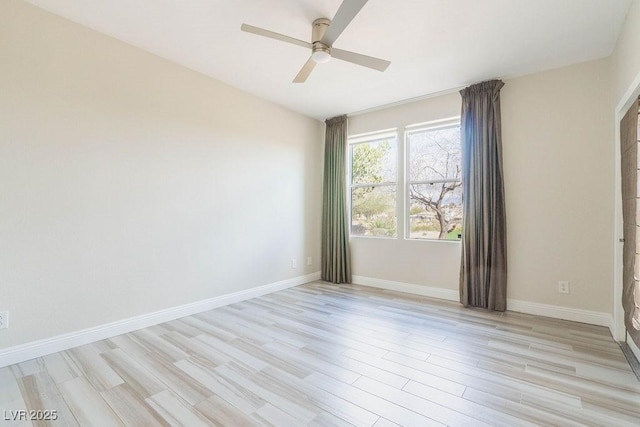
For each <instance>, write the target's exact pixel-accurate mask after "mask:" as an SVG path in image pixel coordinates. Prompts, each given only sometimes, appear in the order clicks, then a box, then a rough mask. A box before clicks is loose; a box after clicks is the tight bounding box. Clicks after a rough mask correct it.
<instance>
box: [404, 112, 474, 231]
mask: <svg viewBox="0 0 640 427" xmlns="http://www.w3.org/2000/svg"><path fill="white" fill-rule="evenodd" d="M460 124H461V121H460V117H454V118H449V119H443V120H436V121H431V122H426V123H419V124H415V125H411V126H406V127H405V129H404V212H403V217H404V240H410V241H413V242H416V241H421V242H450V243H451V242H453V243H456V242H457V243H460V242H461V239H438V238H418V237H411V191H410V186H411V185H416V184H418V185H420V184H423V185H429V184H442V183H446V182H460V183H462V176H460V178H459V179H435V180H426V181H425V180H416V181H412V180H411V179H410V177H411V158H410V156H411V150H410V147H409V137H410V135H411V134H415V133H420V132H425V131H427V132H428V131H436V130H443V129H450V128H455V127H460ZM460 146H461V147H460V148H461V149H462V138H461V140H460ZM461 163H462V159H461ZM460 166H462V164H461V165H460Z"/></svg>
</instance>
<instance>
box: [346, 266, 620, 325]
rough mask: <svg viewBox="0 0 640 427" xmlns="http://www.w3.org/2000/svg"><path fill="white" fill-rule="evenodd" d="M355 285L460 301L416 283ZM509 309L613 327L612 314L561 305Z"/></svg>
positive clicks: (362, 281)
mask: <svg viewBox="0 0 640 427" xmlns="http://www.w3.org/2000/svg"><path fill="white" fill-rule="evenodd" d="M353 283H355V284H357V285H363V286H371V287H374V288H380V289H388V290H391V291H398V292H406V293H408V294H415V295H422V296H427V297H432V298H440V299H444V300H449V301H459V300H460V297H459V293H458V292H459V291H458V290H453V289H444V288H434V287H432V286H425V285H417V284H415V283H403V282H394V281H391V280H383V279H375V278H372V277H364V276H353ZM507 309H508V310H509V311H516V312H518V313H525V314H533V315H536V316H546V317H553V318H554V319H563V320H573V321H575V322H582V323H589V324H591V325H598V326H606V327H608V328H609V329H611V328H612V326H613V316H612V315H611V314H610V313H603V312H599V311H591V310H583V309H579V308H571V307H562V306H559V305H550V304H540V303H537V302H529V301H520V300H514V299H508V300H507Z"/></svg>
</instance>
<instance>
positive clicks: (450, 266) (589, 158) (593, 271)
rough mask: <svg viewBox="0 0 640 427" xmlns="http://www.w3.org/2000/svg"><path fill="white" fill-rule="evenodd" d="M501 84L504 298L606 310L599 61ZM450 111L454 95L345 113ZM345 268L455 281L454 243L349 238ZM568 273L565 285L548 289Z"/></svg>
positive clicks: (379, 118)
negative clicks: (562, 289)
mask: <svg viewBox="0 0 640 427" xmlns="http://www.w3.org/2000/svg"><path fill="white" fill-rule="evenodd" d="M505 83H506V85H505V87H504V88H503V89H502V124H503V127H502V129H503V150H504V164H505V190H506V197H507V215H508V216H507V223H508V250H509V252H508V261H509V290H508V297H509V298H511V299H516V300H524V301H529V302H537V303H544V304H552V305H559V306H566V307H574V308H581V309H586V310H594V311H600V312H607V313H609V312H611V301H612V289H613V288H612V283H611V282H612V275H613V267H612V265H613V221H612V218H613V206H612V205H611V203H610V202H611V200H612V199H613V190H612V188H613V151H612V149H611V139H612V135H613V126H612V123H611V118H612V113H611V111H612V105H611V102H610V88H611V84H610V67H609V60H608V59H605V60H600V61H595V62H589V63H584V64H578V65H574V66H570V67H565V68H562V69H557V70H553V71H548V72H544V73H538V74H534V75H531V76H526V77H521V78H515V79H509V80H506V81H505ZM459 113H460V96H459V95H458V94H457V93H453V94H448V95H444V96H439V97H435V98H430V99H425V100H422V101H418V102H414V103H410V104H404V105H401V106H396V107H391V108H388V109H384V110H380V111H375V112H371V113H367V114H362V115H356V116H354V117H352V118H350V121H349V132H350V134H357V133H362V132H370V131H374V130H376V129H384V128H390V127H401V126H405V125H408V124H412V123H418V122H425V121H430V120H437V119H443V118H447V117H451V116H453V115H459ZM351 243H352V247H353V262H354V274H355V275H357V276H365V277H371V278H376V279H385V280H392V281H398V282H406V283H413V284H418V285H424V286H430V287H435V288H444V289H449V290H453V291H455V290H457V289H458V273H459V265H460V245H459V243H453V242H423V241H405V240H403V239H402V238H400V239H383V240H378V239H374V238H357V237H356V238H352V239H351ZM559 280H569V281H570V282H571V293H570V294H569V295H563V294H559V293H558V281H559Z"/></svg>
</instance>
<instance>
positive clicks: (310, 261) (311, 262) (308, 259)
mask: <svg viewBox="0 0 640 427" xmlns="http://www.w3.org/2000/svg"><path fill="white" fill-rule="evenodd" d="M311 264H313V261H312V259H311V257H310V256H308V257H307V265H311Z"/></svg>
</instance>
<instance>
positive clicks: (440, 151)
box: [407, 126, 461, 181]
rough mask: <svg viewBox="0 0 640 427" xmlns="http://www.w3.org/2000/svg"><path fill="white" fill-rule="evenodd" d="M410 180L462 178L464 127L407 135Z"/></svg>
mask: <svg viewBox="0 0 640 427" xmlns="http://www.w3.org/2000/svg"><path fill="white" fill-rule="evenodd" d="M407 143H408V150H409V164H408V167H409V181H432V180H433V181H436V180H442V179H460V158H461V154H460V126H455V127H450V128H444V129H430V130H424V131H419V132H411V133H409V134H408V135H407Z"/></svg>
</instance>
